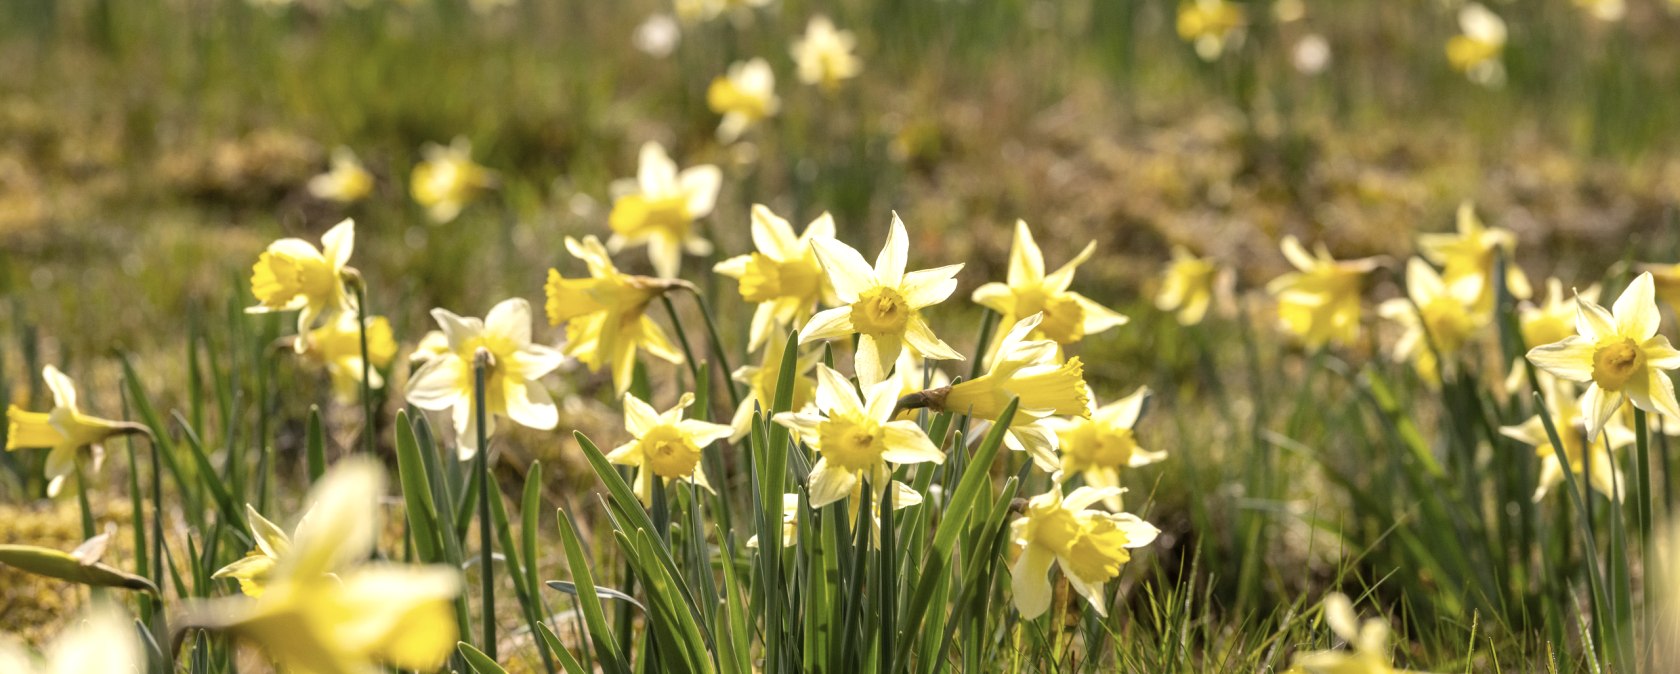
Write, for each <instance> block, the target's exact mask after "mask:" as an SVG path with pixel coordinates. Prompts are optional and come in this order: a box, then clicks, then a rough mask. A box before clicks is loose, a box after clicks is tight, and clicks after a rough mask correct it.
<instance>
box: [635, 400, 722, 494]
mask: <svg viewBox="0 0 1680 674" xmlns="http://www.w3.org/2000/svg"><path fill="white" fill-rule="evenodd" d="M692 404H694V394H692V393H684V394H683V395H682V398H681V399H679V400H678V401H677V404H676V405H675V406H673V407H672V408H671V409H668V410H665V411H664V412H659V411H656V410H654V409H653V406H652V405H649V404H647V403H645V402H642V400H641V399H640V398H637V397H636V396H635V394H633V393H625V394H624V428H625V430H628V431H630V438H631V439H630V441H629V442H626V443H624V444H622V445H619V446H618V448H617V449H614V450H613V451H612V452H611V453H609V454H607V460H608V461H611V462H613V463H616V464H619V465H622V466H635V467H636V481H635V484H634V489H635V491H636V495H637V496H639V497H641V499H642V501H643V502H644V503H652V499H653V490H655V489H662V488H664V485H665V483H667V482H670V481H671V480H684V481H687V482H692V483H694V484H695V485H696V486H698V487H700V488H702V489H705V490H706V491H711V490H712V485H711V483H709V482H707V481H706V472H705V471H704V470H702V469H701V467H700V452H701V451H702V450H704V449H706V447H708V446H710V445H711V444H712V443H713V442H717V441H718V440H722V439H723V438H727V437H729V433H730V428H729V427H728V426H724V425H722V424H714V423H710V422H706V421H701V420H699V419H684V418H683V410H684V409H687V408H688V406H689V405H692ZM655 480H658V482H655Z"/></svg>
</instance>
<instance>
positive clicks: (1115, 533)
mask: <svg viewBox="0 0 1680 674" xmlns="http://www.w3.org/2000/svg"><path fill="white" fill-rule="evenodd" d="M1059 485H1060V479H1059V476H1058V479H1057V480H1056V485H1055V486H1052V487H1051V488H1050V491H1047V492H1045V493H1043V494H1039V495H1038V496H1034V497H1033V498H1032V499H1031V500H1029V501H1028V502H1027V507H1026V510H1025V512H1023V513H1022V516H1021V517H1020V518H1018V519H1016V520H1015V521H1014V522H1012V523H1011V524H1010V532H1011V534H1012V538H1013V540H1014V541H1015V544H1016V545H1017V546H1019V547H1020V550H1021V554H1020V557H1018V558H1017V559H1016V560H1015V564H1014V565H1013V566H1011V567H1010V575H1011V576H1012V577H1013V580H1012V583H1011V587H1012V589H1013V591H1014V595H1015V608H1016V609H1017V610H1019V611H1020V612H1021V617H1022V618H1024V619H1026V620H1032V619H1033V618H1037V617H1038V616H1040V615H1043V614H1044V612H1045V611H1046V610H1048V609H1049V608H1050V597H1051V594H1052V590H1051V586H1050V578H1049V574H1050V565H1051V564H1052V563H1054V564H1056V565H1057V566H1059V567H1061V570H1062V576H1063V577H1064V578H1067V580H1068V583H1069V584H1071V585H1072V586H1073V589H1074V590H1075V591H1077V592H1078V593H1079V594H1080V595H1082V596H1084V597H1085V599H1086V600H1087V601H1089V602H1090V603H1091V607H1092V608H1093V609H1095V610H1096V612H1097V615H1101V616H1107V615H1108V609H1107V607H1105V606H1104V605H1103V601H1104V598H1103V584H1104V583H1107V582H1108V581H1110V580H1113V579H1115V578H1117V577H1119V575H1120V567H1121V566H1122V565H1124V564H1125V563H1126V562H1128V561H1130V560H1131V558H1132V554H1131V552H1130V550H1132V549H1134V548H1140V547H1143V546H1145V545H1149V544H1150V543H1151V542H1153V541H1154V540H1155V537H1156V536H1157V535H1159V534H1160V530H1159V529H1156V528H1155V527H1154V526H1153V525H1151V524H1149V523H1148V522H1145V521H1143V520H1142V519H1139V518H1138V517H1137V516H1136V515H1132V514H1130V513H1106V512H1102V511H1099V510H1090V509H1088V506H1090V505H1091V504H1093V503H1096V502H1098V501H1102V500H1107V499H1109V498H1118V497H1119V495H1120V494H1121V493H1122V492H1123V491H1124V490H1122V489H1119V488H1117V487H1102V488H1098V487H1080V488H1078V489H1075V490H1073V491H1072V492H1071V493H1069V494H1068V495H1067V496H1066V497H1065V498H1064V497H1063V496H1062V493H1061V487H1060V486H1059Z"/></svg>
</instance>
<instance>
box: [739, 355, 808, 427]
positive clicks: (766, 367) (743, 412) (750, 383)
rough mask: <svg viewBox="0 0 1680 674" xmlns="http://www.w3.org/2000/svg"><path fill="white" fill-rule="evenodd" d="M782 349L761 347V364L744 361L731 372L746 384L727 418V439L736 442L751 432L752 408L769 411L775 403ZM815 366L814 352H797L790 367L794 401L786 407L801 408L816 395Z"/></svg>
mask: <svg viewBox="0 0 1680 674" xmlns="http://www.w3.org/2000/svg"><path fill="white" fill-rule="evenodd" d="M782 358H783V355H782V350H781V349H777V348H774V347H771V348H768V349H765V350H764V361H763V362H762V364H760V365H743V366H741V367H740V368H739V369H736V370H735V372H734V373H733V374H732V375H731V376H732V378H733V379H734V380H735V381H736V382H737V383H741V384H746V385H747V395H745V396H743V397H742V398H741V404H740V406H738V407H736V408H735V416H734V417H733V418H731V419H730V420H729V426H730V428H731V429H732V430H731V431H730V433H729V441H730V442H739V441H740V440H741V438H744V437H747V434H748V433H751V432H752V420H753V414H754V413H755V412H762V413H764V414H769V413H770V410H771V409H772V407H773V406H774V405H775V403H776V382H777V378H778V377H780V376H781V372H782ZM816 366H817V359H816V357H815V354H809V355H808V354H803V353H801V354H799V356H798V357H797V362H796V363H794V369H793V404H792V406H791V407H789V408H788V409H794V410H801V409H805V406H806V405H809V404H811V402H812V401H814V400H816V397H817V382H816V380H815V379H812V378H811V370H812V369H813V368H815V367H816Z"/></svg>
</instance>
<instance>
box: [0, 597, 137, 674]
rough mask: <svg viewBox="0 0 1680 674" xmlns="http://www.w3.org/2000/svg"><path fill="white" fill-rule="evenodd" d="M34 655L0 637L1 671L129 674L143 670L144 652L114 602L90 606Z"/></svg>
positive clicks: (15, 673) (9, 673) (130, 622)
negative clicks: (91, 607) (39, 652)
mask: <svg viewBox="0 0 1680 674" xmlns="http://www.w3.org/2000/svg"><path fill="white" fill-rule="evenodd" d="M42 656H43V657H42V658H36V657H35V656H33V655H30V653H29V652H28V651H26V650H24V649H23V648H21V647H20V646H19V645H17V644H16V643H14V642H12V641H11V640H9V639H0V672H6V673H7V674H92V673H93V672H104V673H109V674H130V673H132V672H143V671H146V654H145V651H143V650H142V649H141V646H140V638H139V636H138V633H137V632H135V629H134V622H133V620H132V619H130V618H128V617H126V616H124V615H123V614H122V611H121V610H119V609H117V608H116V607H114V606H104V607H100V608H96V609H93V610H92V612H91V613H90V614H89V615H88V616H87V617H86V618H85V619H82V620H77V621H75V622H73V623H72V624H70V625H69V626H67V627H66V628H65V629H64V631H63V632H62V633H60V634H59V635H58V638H57V639H56V640H54V641H53V643H52V645H51V646H50V647H48V648H47V650H46V652H44V653H42Z"/></svg>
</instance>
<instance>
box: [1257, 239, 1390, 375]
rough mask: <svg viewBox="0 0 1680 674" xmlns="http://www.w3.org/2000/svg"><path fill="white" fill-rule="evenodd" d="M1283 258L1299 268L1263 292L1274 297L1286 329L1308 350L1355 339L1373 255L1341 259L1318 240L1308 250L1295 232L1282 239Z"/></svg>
mask: <svg viewBox="0 0 1680 674" xmlns="http://www.w3.org/2000/svg"><path fill="white" fill-rule="evenodd" d="M1283 256H1284V257H1286V258H1288V259H1289V263H1290V264H1292V265H1294V266H1295V268H1296V269H1297V270H1298V271H1294V272H1290V273H1287V274H1284V275H1282V276H1279V277H1277V278H1275V279H1272V282H1271V283H1269V284H1267V285H1266V292H1268V293H1271V294H1272V296H1274V297H1276V298H1277V302H1278V318H1279V320H1280V321H1281V322H1282V325H1283V328H1284V330H1286V331H1288V332H1289V333H1290V334H1292V335H1294V336H1295V337H1296V338H1297V339H1299V340H1300V341H1301V342H1302V344H1303V345H1305V346H1306V347H1307V348H1309V349H1317V348H1321V347H1323V346H1325V345H1326V344H1330V343H1338V344H1349V343H1352V342H1353V341H1354V340H1357V339H1358V338H1359V314H1360V303H1359V290H1360V286H1361V284H1362V282H1363V281H1364V278H1365V274H1367V273H1369V272H1370V271H1371V270H1373V269H1376V268H1377V261H1376V259H1375V258H1363V259H1358V260H1345V261H1339V260H1336V259H1335V258H1333V257H1330V251H1329V250H1328V249H1326V248H1325V247H1324V244H1319V246H1318V248H1317V250H1316V254H1315V253H1308V252H1307V249H1306V248H1305V247H1303V246H1302V245H1301V242H1300V241H1299V240H1297V239H1296V238H1295V237H1293V236H1287V237H1284V239H1283Z"/></svg>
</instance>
